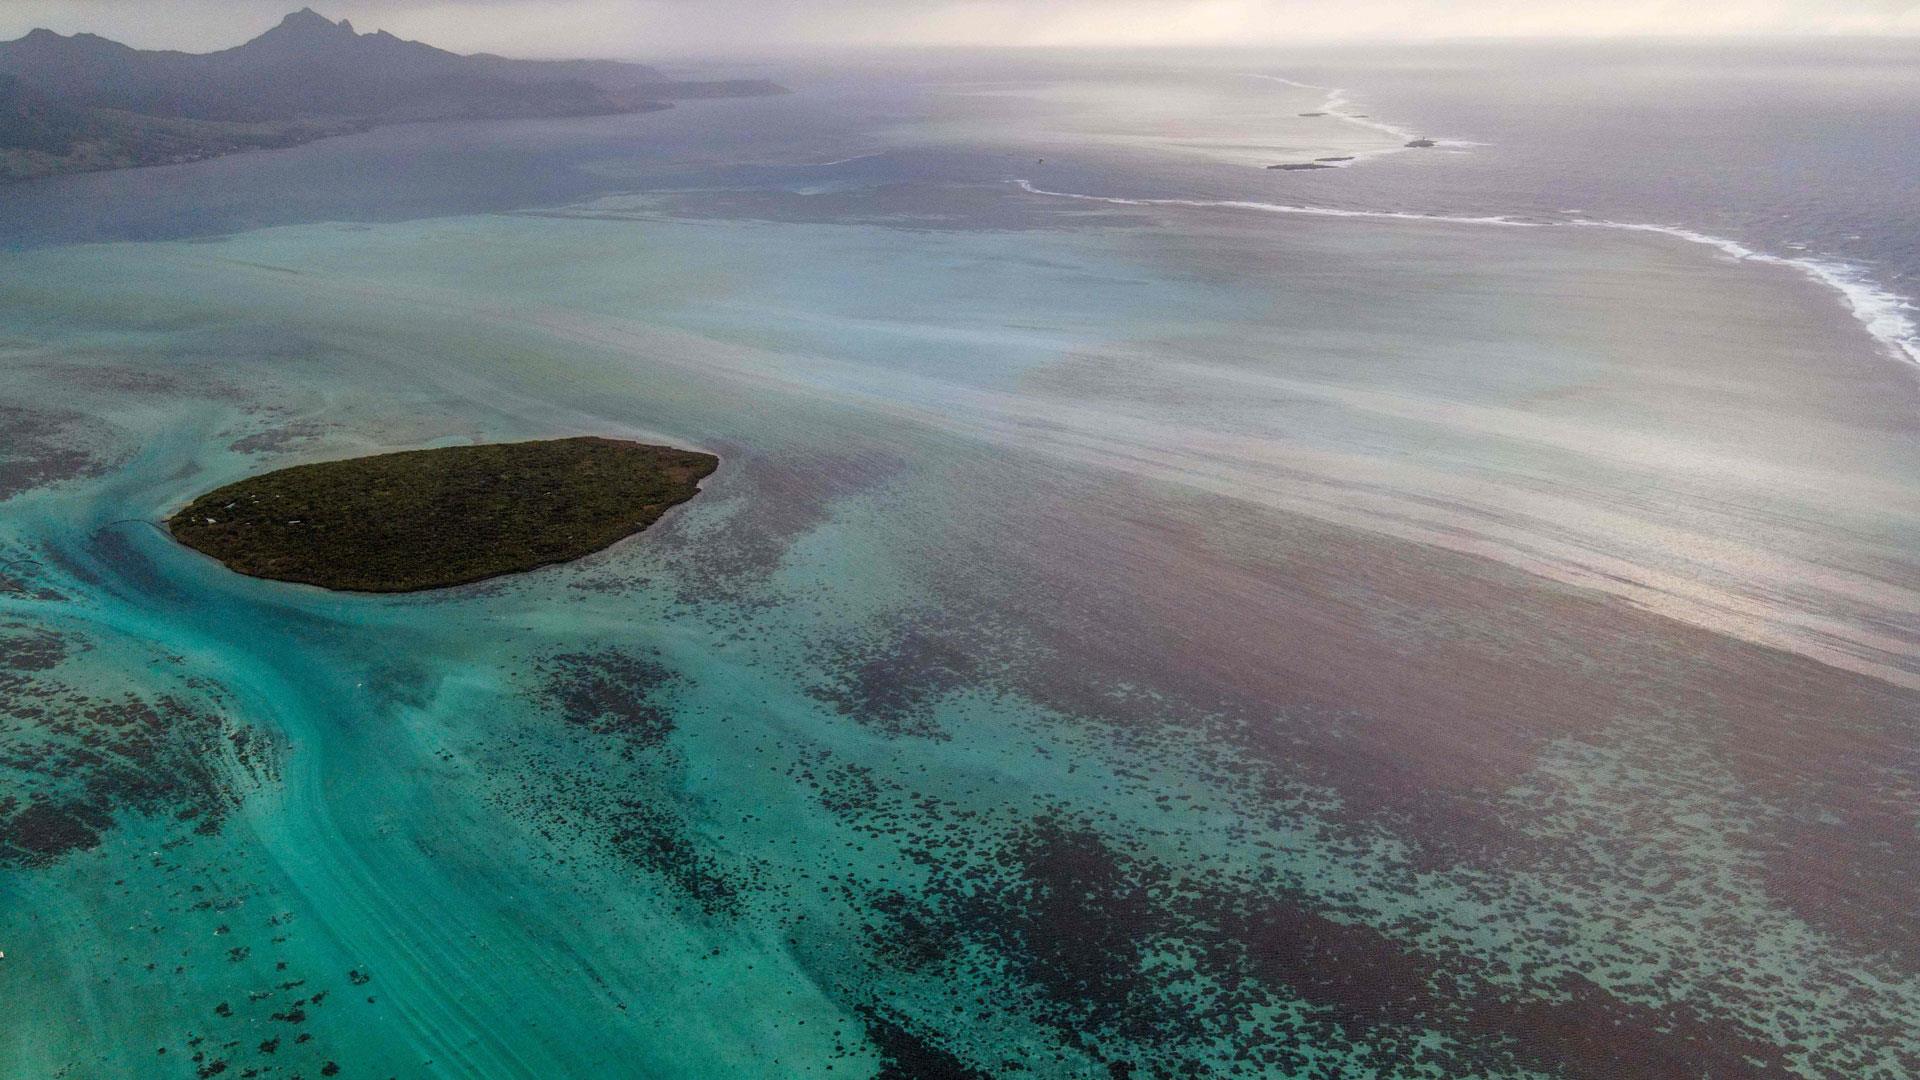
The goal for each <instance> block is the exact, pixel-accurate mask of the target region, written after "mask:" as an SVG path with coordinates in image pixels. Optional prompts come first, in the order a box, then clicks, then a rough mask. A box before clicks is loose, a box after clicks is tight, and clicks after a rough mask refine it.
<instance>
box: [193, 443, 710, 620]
mask: <svg viewBox="0 0 1920 1080" xmlns="http://www.w3.org/2000/svg"><path fill="white" fill-rule="evenodd" d="M719 463H720V462H719V459H718V458H716V457H714V456H713V455H711V454H702V453H697V452H695V451H692V450H677V449H674V448H673V447H669V446H646V445H643V444H640V443H633V442H623V441H620V440H616V439H603V438H596V437H591V436H589V437H583V438H573V439H551V440H545V441H540V442H523V443H496V444H490V445H484V446H452V447H445V448H441V449H435V450H407V451H402V452H400V453H394V454H378V455H375V456H372V457H363V458H350V459H348V460H345V461H326V462H319V463H317V464H312V465H296V466H294V467H292V468H289V469H281V470H279V471H277V472H270V473H266V474H264V475H261V476H256V477H252V478H251V479H247V480H242V481H240V482H238V483H235V484H229V485H227V486H226V487H223V488H219V489H217V490H215V491H211V492H208V493H207V494H205V495H202V496H200V497H199V498H197V499H195V500H194V501H193V502H192V503H191V504H189V505H188V506H187V507H186V509H184V510H181V511H180V512H179V513H178V514H175V515H174V516H173V518H172V519H171V520H169V521H168V523H167V526H168V528H169V529H170V530H172V532H173V535H174V537H175V538H176V539H178V540H179V541H180V542H181V543H183V544H186V545H187V546H189V547H192V548H195V549H197V550H199V551H203V552H205V553H206V554H208V555H211V556H213V557H214V558H216V559H219V560H220V561H221V562H223V563H225V564H226V565H227V566H228V567H229V568H231V569H233V570H236V571H239V572H240V573H242V574H248V575H251V576H253V577H263V578H273V579H276V580H280V581H297V582H303V583H305V584H309V585H320V586H324V587H326V588H329V589H343V590H350V591H354V592H413V591H416V590H421V589H439V588H445V587H447V586H450V585H461V584H465V583H467V582H472V581H480V580H483V579H485V578H491V577H498V576H499V575H501V574H511V573H516V572H519V571H522V570H532V569H534V568H536V567H540V566H547V565H550V564H552V563H557V562H565V561H567V560H569V559H577V558H579V557H580V556H582V555H586V554H589V553H591V552H595V551H599V550H600V549H602V548H604V547H607V546H609V545H611V544H613V543H614V542H616V541H618V540H620V539H622V538H624V537H627V536H630V535H632V534H634V533H636V532H639V531H640V530H642V529H644V528H646V527H647V526H649V525H651V524H653V523H654V522H655V521H657V520H659V517H660V515H661V514H663V513H665V512H666V511H667V510H668V508H670V507H673V506H675V505H678V504H679V503H683V502H685V501H687V500H688V499H691V498H693V496H694V495H695V494H696V493H697V492H698V491H699V489H700V481H701V480H702V479H704V478H706V477H707V476H709V475H710V474H712V472H713V470H714V469H715V468H716V467H717V466H718V465H719Z"/></svg>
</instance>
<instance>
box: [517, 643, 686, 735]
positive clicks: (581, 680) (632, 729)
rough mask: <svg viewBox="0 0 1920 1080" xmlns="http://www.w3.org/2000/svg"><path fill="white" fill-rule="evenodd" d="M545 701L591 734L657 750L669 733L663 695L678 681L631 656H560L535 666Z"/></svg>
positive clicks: (667, 671) (614, 653) (656, 666)
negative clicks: (654, 747)
mask: <svg viewBox="0 0 1920 1080" xmlns="http://www.w3.org/2000/svg"><path fill="white" fill-rule="evenodd" d="M539 668H540V672H541V674H542V675H543V676H544V677H545V690H546V694H547V696H548V697H549V698H550V699H551V700H552V701H553V702H555V704H556V705H557V706H558V708H559V711H560V716H561V718H562V719H564V720H565V721H566V722H567V723H569V724H573V725H575V726H577V727H581V728H585V729H586V730H588V731H591V732H593V733H594V734H596V735H617V736H620V737H621V738H622V739H624V740H625V741H626V743H627V746H628V748H629V752H631V750H633V749H641V748H646V747H651V746H657V745H658V744H659V743H660V742H661V741H663V740H664V739H666V737H667V736H668V735H669V734H671V733H672V732H673V711H672V709H671V707H670V706H669V705H667V704H666V703H665V702H664V701H663V700H662V698H663V696H664V694H665V693H666V692H667V691H668V690H669V689H670V688H671V687H672V685H673V684H674V683H675V682H676V681H677V680H678V679H679V676H677V675H676V674H674V673H673V671H671V670H670V669H668V668H667V667H665V666H663V665H661V664H660V663H658V662H656V661H654V660H650V659H647V658H645V657H641V656H635V655H633V654H631V653H625V652H620V651H618V650H613V649H606V650H601V651H599V652H577V653H559V654H556V655H553V656H550V657H547V658H546V659H545V660H543V661H541V662H540V665H539Z"/></svg>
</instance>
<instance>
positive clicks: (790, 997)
mask: <svg viewBox="0 0 1920 1080" xmlns="http://www.w3.org/2000/svg"><path fill="white" fill-rule="evenodd" d="M735 67H736V68H737V67H738V65H737V64H736V65H735ZM763 73H764V74H769V75H771V76H773V77H777V78H779V79H780V80H781V81H783V82H785V83H787V84H788V85H790V86H792V87H793V88H794V90H795V91H796V92H795V93H794V94H792V95H790V96H787V97H781V98H773V99H756V100H745V101H713V102H695V103H686V104H684V105H683V106H681V107H680V108H677V109H675V110H672V111H669V112H665V113H651V114H645V115H640V116H633V117H618V118H604V119H593V120H577V121H575V120H569V121H550V122H511V123H476V124H469V125H432V126H418V127H403V128H389V129H383V130H380V131H375V132H371V133H368V134H366V135H361V136H354V137H350V138H343V139H337V140H330V141H327V142H322V143H316V144H312V145H309V146H305V147H299V148H294V149H291V150H287V151H277V152H271V153H261V154H251V155H242V156H237V157H232V158H226V159H221V160H218V161H212V162H205V163H201V164H197V165H193V166H186V167H177V168H164V169H152V170H140V171H134V172H123V173H112V174H101V175H96V176H86V177H74V178H66V179H61V180H56V181H50V182H45V183H37V184H32V185H25V186H20V187H15V188H8V189H5V190H4V191H0V246H4V248H5V252H4V253H3V254H0V433H3V434H4V438H0V952H4V954H5V955H4V958H0V1000H4V1001H6V1002H7V1003H8V1006H7V1018H8V1022H7V1023H6V1024H5V1025H4V1033H3V1034H0V1076H6V1077H14V1076H19V1077H40V1076H73V1077H92V1076H176V1075H177V1076H202V1075H204V1076H214V1075H256V1076H294V1075H300V1076H309V1077H311V1076H315V1075H340V1076H538V1077H547V1076H608V1075H620V1076H625V1075H635V1076H702V1077H704V1076H716V1075H725V1076H734V1075H740V1076H782V1077H785V1076H802V1075H804V1076H885V1077H896V1078H897V1077H948V1076H958V1077H975V1076H1072V1077H1079V1076H1089V1077H1108V1076H1127V1075H1132V1076H1210V1075H1218V1076H1276V1077H1278V1076H1328V1077H1333V1076H1341V1077H1345V1076H1394V1077H1399V1076H1433V1077H1455V1076H1609V1077H1614V1076H1648V1077H1670V1076H1682V1075H1686V1076H1694V1075H1700V1076H1715V1077H1719V1076H1749V1075H1752V1076H1900V1075H1907V1074H1910V1073H1913V1072H1915V1071H1916V1070H1920V1044H1916V1043H1915V1041H1914V1040H1913V1038H1912V1036H1911V1034H1910V1033H1911V1032H1912V1031H1914V1030H1916V1029H1920V965H1917V964H1916V962H1915V959H1914V958H1915V956H1916V955H1917V954H1916V947H1917V946H1920V941H1916V940H1915V937H1914V934H1915V929H1914V922H1913V920H1912V918H1911V917H1910V916H1911V913H1912V911H1913V910H1914V909H1915V906H1916V904H1917V903H1920V879H1917V878H1916V875H1915V874H1914V863H1913V858H1912V850H1913V837H1914V835H1915V830H1916V828H1920V817H1917V816H1916V811H1915V809H1914V807H1915V802H1914V799H1913V797H1912V796H1913V792H1914V791H1915V790H1916V785H1917V784H1920V743H1916V741H1915V737H1914V734H1913V731H1912V723H1911V721H1912V719H1913V718H1914V716H1915V715H1916V714H1917V713H1920V710H1917V709H1916V706H1917V705H1920V556H1917V555H1916V553H1920V468H1916V466H1917V465H1920V384H1916V382H1915V370H1914V367H1913V363H1912V359H1911V357H1910V356H1909V355H1907V353H1906V351H1905V349H1906V339H1907V338H1908V337H1909V336H1910V334H1911V326H1910V322H1909V320H1910V318H1911V314H1910V309H1908V308H1904V307H1903V306H1902V304H1903V303H1904V301H1902V300H1901V299H1900V297H1901V296H1903V295H1910V294H1911V292H1912V289H1911V287H1910V286H1911V283H1912V282H1913V281H1914V280H1915V273H1916V263H1915V250H1914V248H1913V236H1914V225H1915V224H1916V223H1915V222H1914V220H1913V214H1914V208H1915V207H1916V206H1920V199H1916V198H1915V196H1916V195H1917V194H1920V190H1916V188H1917V186H1920V176H1917V175H1916V174H1917V173H1920V165H1916V163H1915V161H1913V160H1912V155H1911V154H1910V152H1909V148H1910V147H1911V146H1912V145H1914V142H1915V140H1914V138H1913V136H1914V135H1916V134H1920V132H1916V131H1915V130H1914V129H1915V127H1916V125H1920V120H1916V117H1920V109H1916V108H1914V106H1915V105H1916V104H1920V60H1917V58H1916V57H1915V55H1914V54H1913V52H1912V50H1911V49H1910V48H1908V47H1906V46H1895V45H1886V44H1873V43H1850V42H1831V43H1820V44H1817V45H1815V44H1806V45H1791V46H1787V45H1779V46H1766V47H1760V46H1741V47H1738V48H1734V47H1728V48H1706V47H1703V46H1698V45H1693V46H1680V45H1651V46H1634V47H1631V48H1630V47H1627V46H1607V47H1598V46H1572V45H1567V46H1528V47H1524V48H1523V47H1519V46H1511V47H1508V46H1500V47H1493V46H1480V47H1473V48H1467V47H1444V48H1441V47H1433V48H1422V49H1397V50H1370V51H1362V50H1322V51H1311V52H1310V51H1304V50H1302V51H1298V52H1291V53H1289V52H1266V53H1258V54H1254V53H1237V54H1228V53H1206V54H1179V55H1176V54H1129V55H1122V56H1116V55H1100V56H1094V55H1085V54H1007V53H999V54H978V53H949V52H936V53H917V54H887V55H876V54H863V55H849V56H845V57H836V58H830V59H822V60H819V61H817V62H809V63H797V62H788V63H775V64H769V65H768V67H767V69H766V70H765V71H764V72H762V71H755V72H753V74H763ZM1303 114H1305V115H1303ZM1416 138H1425V139H1432V140H1433V141H1434V142H1435V145H1434V146H1431V147H1419V148H1408V147H1407V146H1405V144H1406V143H1407V142H1409V141H1412V140H1414V139H1416ZM1323 159H1324V160H1323ZM1333 159H1337V160H1333ZM1270 164H1296V165H1300V164H1327V165H1331V166H1335V167H1331V168H1325V169H1311V170H1309V169H1296V170H1272V169H1268V168H1266V166H1267V165H1270ZM583 432H592V433H601V434H611V435H617V436H625V437H634V438H644V439H651V440H658V441H667V442H673V443H675V444H678V445H683V446H690V447H699V448H703V449H709V450H712V451H714V452H716V453H718V454H720V455H721V457H722V460H723V464H722V467H721V469H720V471H719V472H718V473H717V474H716V475H715V476H714V477H713V478H711V479H710V480H709V481H708V482H707V484H706V490H705V491H704V492H703V494H702V495H701V496H700V497H699V498H697V499H696V500H694V501H693V502H691V503H689V504H687V505H686V506H684V507H682V508H680V509H678V510H676V511H675V512H674V513H673V514H671V515H669V517H668V518H667V519H666V520H664V521H663V522H662V523H661V524H660V525H658V526H656V527H655V528H654V529H652V530H650V531H649V532H647V533H646V534H644V535H642V536H641V537H639V538H637V539H635V540H632V541H630V542H627V543H624V544H621V545H618V546H616V547H615V548H613V549H610V550H608V551H607V552H604V553H601V554H599V555H595V556H592V557H590V558H587V559H584V560H581V561H579V562H576V563H574V564H570V565H567V566H563V567H554V568H549V569H547V570H543V571H539V572H536V573H532V574H527V575H520V576H516V577H510V578H503V579H499V580H497V581H494V582H489V583H482V584H480V585H476V586H471V587H465V588H461V589H455V590H447V591H444V592H439V593H432V594H420V595H415V596H406V597H366V596H349V595H339V594H330V593H326V592H322V591H319V590H315V589H310V588H304V587H295V586H287V585H281V584H276V583H272V582H264V581H256V580H252V579H247V578H242V577H238V576H236V575H233V574H231V573H229V572H227V571H225V570H224V569H223V568H221V567H219V566H217V565H214V564H212V563H211V562H209V561H207V560H205V559H203V558H201V557H199V556H197V555H195V554H193V553H191V552H188V551H186V550H184V549H182V548H180V547H179V546H177V545H175V544H173V543H172V542H171V540H170V539H169V538H168V537H167V536H166V535H165V533H164V530H163V529H161V528H160V527H159V526H158V522H160V521H161V520H163V519H164V518H165V516H166V515H167V514H168V513H169V512H170V511H171V510H172V509H173V508H176V507H178V506H179V505H181V504H183V503H184V502H185V501H187V500H188V499H190V498H191V497H193V496H194V495H195V494H198V493H199V492H201V491H204V490H206V489H208V488H210V487H213V486H217V485H218V484H221V483H225V482H228V481H230V480H233V479H237V478H239V477H241V476H245V475H249V474H252V473H256V472H260V471H264V470H266V469H270V468H276V467H280V466H284V465H289V464H294V463H297V462H300V461H310V460H319V459H325V458H333V457H341V456H346V455H351V454H355V453H364V452H370V451H374V450H379V449H390V448H400V447H413V446H424V445H436V444H444V443H449V442H462V441H476V440H496V439H509V438H535V437H543V436H553V435H562V434H577V433H583ZM336 1070H337V1071H336Z"/></svg>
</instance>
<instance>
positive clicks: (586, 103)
mask: <svg viewBox="0 0 1920 1080" xmlns="http://www.w3.org/2000/svg"><path fill="white" fill-rule="evenodd" d="M784 92H785V91H784V90H783V89H782V88H781V87H779V86H776V85H774V84H773V83H769V82H765V81H761V80H729V81H721V82H682V81H677V80H674V79H671V78H669V77H667V76H666V75H665V74H663V73H662V72H660V71H659V70H658V69H656V68H652V67H648V66H646V65H643V64H630V63H625V62H622V61H616V60H518V59H512V58H508V57H504V56H493V55H489V54H484V53H483V54H477V55H472V56H463V55H460V54H459V53H452V52H448V51H446V50H445V49H437V48H434V47H433V46H431V45H425V44H422V43H420V42H417V41H405V40H402V39H400V38H397V37H394V36H393V35H392V34H388V33H384V32H376V33H371V34H362V33H359V32H358V31H356V30H354V28H353V26H352V24H351V23H348V22H346V21H345V20H341V21H340V22H334V21H332V20H330V19H327V18H325V17H323V16H321V15H318V14H316V13H314V12H313V11H312V10H302V11H299V12H295V13H294V14H292V15H289V16H287V18H286V19H285V20H284V21H282V22H281V23H280V25H278V26H276V27H274V28H273V29H271V30H269V31H267V32H266V33H264V34H262V35H260V36H259V37H257V38H254V39H253V40H252V41H249V42H247V43H246V44H244V45H239V46H236V47H234V48H231V49H224V50H221V51H219V52H212V53H184V52H172V51H156V50H143V49H133V48H129V47H128V46H126V45H122V44H120V43H118V42H115V41H109V40H107V39H106V38H103V37H99V36H97V35H94V34H73V35H63V34H56V33H53V32H51V31H48V30H35V31H33V32H32V33H30V34H28V35H27V36H25V37H23V38H20V39H18V40H16V41H4V42H0V181H5V180H21V179H30V178H32V177H36V176H46V175H51V174H54V173H63V172H79V171H86V170H93V169H111V168H124V167H127V166H133V165H162V164H171V163H176V162H183V161H194V160H198V159H201V158H207V157H216V156H219V155H222V154H230V153H235V152H237V151H241V150H251V149H259V148H265V147H275V146H291V145H294V144H297V143H303V142H311V141H313V140H315V139H320V138H325V137H327V136H330V135H339V134H344V133H346V132H352V131H363V130H365V129H367V128H370V127H373V126H376V125H379V124H391V123H402V122H410V121H422V120H455V119H500V118H511V117H542V116H597V115H608V114H616V113H627V112H643V111H647V110H650V109H665V108H668V107H670V106H669V105H668V102H670V101H672V100H675V99H680V98H704V97H744V96H755V95H763V94H778V93H784Z"/></svg>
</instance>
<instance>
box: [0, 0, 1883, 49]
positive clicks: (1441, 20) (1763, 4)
mask: <svg viewBox="0 0 1920 1080" xmlns="http://www.w3.org/2000/svg"><path fill="white" fill-rule="evenodd" d="M298 2H299V0H5V2H4V3H0V36H8V37H11V36H17V35H18V34H21V33H25V32H26V31H27V30H29V29H31V28H33V27H36V26H47V27H51V28H52V29H56V30H60V31H63V32H72V31H76V30H91V31H94V32H97V33H102V34H105V35H107V36H109V37H113V38H117V39H119V40H123V41H127V42H129V43H131V44H136V45H142V46H147V47H166V48H183V49H194V50H205V49H213V48H219V47H223V46H226V45H233V44H237V43H239V42H240V41H242V40H245V39H246V38H247V37H250V36H252V35H253V34H256V33H258V32H260V31H262V30H264V29H266V28H267V27H269V26H271V25H273V24H274V23H275V22H277V21H278V20H279V18H280V16H281V15H283V14H285V12H286V11H287V10H288V9H289V8H290V7H292V6H297V3H298ZM315 6H316V7H318V8H319V9H320V10H321V11H322V13H323V14H326V15H330V16H332V17H335V18H340V17H348V18H351V19H352V20H353V21H354V23H355V25H356V26H358V27H359V28H360V29H362V30H371V29H387V30H391V31H393V32H394V33H397V34H400V35H402V36H404V37H414V38H418V39H421V40H424V41H430V42H432V43H434V44H438V45H442V46H445V47H448V48H455V49H462V50H481V49H484V50H488V51H495V52H506V53H517V54H525V55H563V54H564V55H640V56H644V55H658V54H661V53H668V52H685V51H724V52H779V51H784V50H787V49H793V48H806V47H812V46H824V45H882V44H951V45H1107V46H1136V45H1210V44H1238V45H1255V44H1263V43H1287V42H1301V41H1327V40H1346V39H1378V38H1387V39H1418V38H1430V37H1488V36H1492V37H1507V36H1516V37H1527V36H1582V37H1584V36H1625V35H1724V34H1743V35H1751V34H1781V35H1785V34H1920V0H1846V2H1844V3H1840V2H1835V0H1721V2H1718V3H1713V2H1708V3H1703V2H1701V0H1558V2H1550V3H1541V2H1530V0H315Z"/></svg>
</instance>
